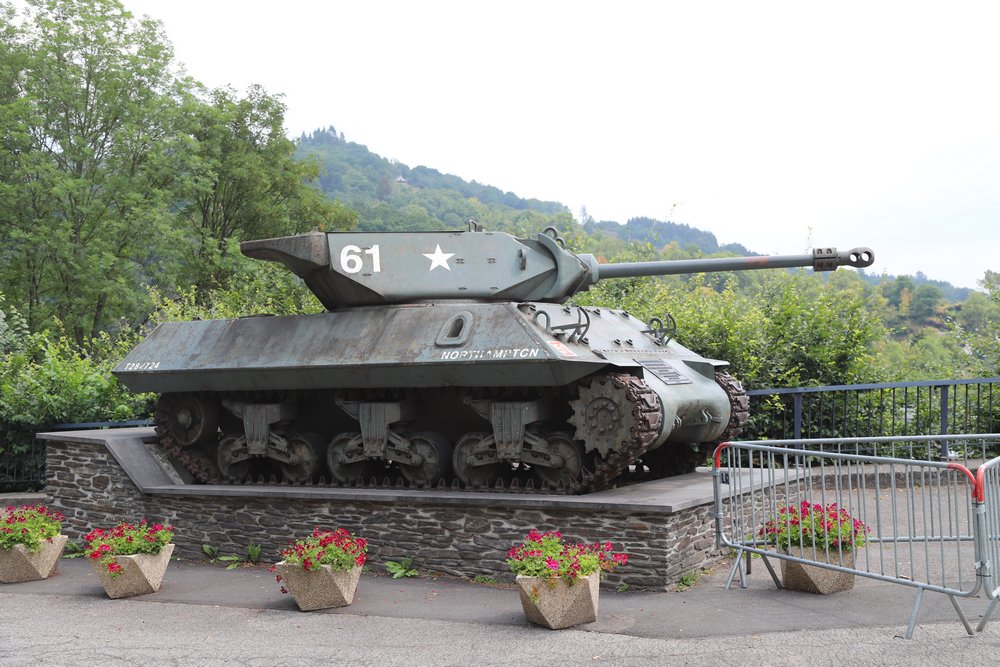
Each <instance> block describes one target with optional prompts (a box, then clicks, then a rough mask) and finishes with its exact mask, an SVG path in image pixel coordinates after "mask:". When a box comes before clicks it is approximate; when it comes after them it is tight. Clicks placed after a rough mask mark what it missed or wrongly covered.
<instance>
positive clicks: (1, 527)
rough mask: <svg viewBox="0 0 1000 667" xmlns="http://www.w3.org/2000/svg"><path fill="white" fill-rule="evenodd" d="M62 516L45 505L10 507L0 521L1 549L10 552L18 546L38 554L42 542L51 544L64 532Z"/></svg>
mask: <svg viewBox="0 0 1000 667" xmlns="http://www.w3.org/2000/svg"><path fill="white" fill-rule="evenodd" d="M64 518H65V517H63V515H62V514H60V513H59V512H53V511H51V510H49V509H48V508H47V507H45V506H44V505H39V506H35V505H22V506H20V507H14V506H13V505H8V506H7V509H6V511H5V512H4V514H3V518H2V519H0V549H7V550H10V549H11V548H13V547H14V545H16V544H22V545H24V548H25V549H27V550H28V551H32V552H37V551H38V550H40V549H41V548H42V542H51V541H52V539H53V538H55V537H58V535H59V532H60V531H61V530H62V520H63V519H64Z"/></svg>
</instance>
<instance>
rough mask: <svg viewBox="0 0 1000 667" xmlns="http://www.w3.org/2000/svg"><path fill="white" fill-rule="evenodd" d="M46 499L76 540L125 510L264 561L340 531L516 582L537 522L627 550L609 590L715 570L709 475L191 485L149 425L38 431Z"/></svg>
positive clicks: (181, 549) (432, 568)
mask: <svg viewBox="0 0 1000 667" xmlns="http://www.w3.org/2000/svg"><path fill="white" fill-rule="evenodd" d="M39 438H40V439H43V440H45V441H46V442H47V448H46V449H47V454H46V465H47V468H46V470H47V478H46V488H45V491H46V494H47V504H48V505H49V506H50V507H52V508H53V509H56V510H58V511H60V512H62V513H63V514H64V515H66V519H65V520H64V522H63V530H64V532H67V533H69V534H70V535H71V536H76V537H78V536H82V535H84V534H86V533H87V532H89V531H90V530H91V529H93V528H94V527H95V526H101V525H109V524H114V523H116V522H117V521H118V520H119V519H120V517H121V516H123V515H124V516H143V517H146V518H147V519H149V520H150V521H161V522H162V523H169V524H173V525H175V526H176V527H177V531H176V533H175V536H174V542H175V543H176V544H177V550H178V554H179V555H181V556H182V557H186V558H193V559H198V558H203V552H202V545H203V544H208V545H212V546H215V547H217V548H218V549H219V553H222V554H236V555H243V554H245V553H246V549H247V546H248V545H250V544H258V545H261V546H262V547H263V549H262V559H263V560H264V561H265V562H277V561H278V560H280V556H279V554H280V551H281V550H282V549H283V548H284V547H285V546H287V544H288V543H289V541H291V540H294V539H295V538H296V537H297V536H300V535H302V534H308V533H311V532H312V530H313V528H315V527H316V526H321V527H323V528H326V529H333V528H337V527H343V528H345V529H347V530H349V531H351V532H352V533H354V534H355V535H358V536H360V537H365V538H367V539H368V540H369V554H368V556H369V557H368V562H369V563H370V564H371V565H372V566H373V567H376V568H378V567H379V564H380V563H384V562H385V561H387V560H394V561H399V560H401V559H403V558H408V557H410V558H412V559H413V567H415V568H417V569H418V570H419V571H420V572H421V573H422V574H427V573H433V572H436V573H443V574H450V575H456V576H461V577H469V578H472V577H475V576H477V575H482V576H488V577H492V578H496V579H506V580H509V581H512V580H513V575H511V574H510V572H509V570H508V568H507V563H506V553H507V551H508V550H509V549H510V548H511V547H512V546H514V545H515V544H518V543H520V542H522V541H523V539H524V536H525V535H526V534H527V533H528V531H529V530H531V529H532V528H537V529H538V530H542V531H544V530H560V531H562V532H563V534H564V537H565V539H566V540H567V541H570V542H586V543H593V542H606V541H610V542H612V543H613V544H614V545H615V550H616V551H623V550H624V551H625V552H627V553H628V556H629V562H628V565H627V566H625V567H620V568H618V569H616V570H615V572H613V573H610V574H609V575H608V576H607V577H606V579H605V582H606V585H608V586H612V587H617V586H620V585H622V584H624V585H626V586H628V587H629V588H637V589H652V590H670V589H672V588H674V587H675V585H676V584H677V582H679V581H680V580H681V578H682V577H683V576H684V575H686V574H690V573H697V572H699V571H700V570H701V569H702V568H706V567H710V566H712V565H715V564H716V563H717V562H718V561H719V560H720V559H721V554H720V553H719V552H717V551H716V550H715V539H714V523H713V521H712V518H711V517H710V512H711V510H712V503H713V494H712V475H711V472H710V471H708V470H704V471H698V472H695V473H691V474H688V475H681V476H678V477H671V478H667V479H661V480H656V481H652V482H646V483H642V484H634V485H629V486H625V487H622V488H618V489H609V490H606V491H600V492H597V493H590V494H587V495H582V496H556V495H543V494H527V493H521V494H515V493H501V492H489V491H457V490H444V489H434V490H410V489H397V488H376V489H367V488H365V489H350V488H332V487H321V486H260V485H199V484H187V483H185V482H184V481H183V478H182V477H181V475H179V474H178V472H177V471H176V470H174V469H173V467H172V466H171V465H170V464H169V462H168V461H167V460H166V458H165V457H164V455H163V452H162V451H161V450H160V448H159V447H158V445H156V444H155V436H154V433H153V430H152V429H149V428H142V429H116V430H102V431H77V432H60V433H44V434H41V435H39Z"/></svg>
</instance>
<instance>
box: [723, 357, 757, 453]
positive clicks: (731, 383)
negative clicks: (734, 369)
mask: <svg viewBox="0 0 1000 667" xmlns="http://www.w3.org/2000/svg"><path fill="white" fill-rule="evenodd" d="M715 381H716V382H717V383H718V385H719V386H720V387H722V390H723V391H724V392H726V396H728V397H729V405H730V413H729V423H728V424H726V429H725V430H724V431H723V432H722V435H720V436H719V439H718V440H717V441H716V442H715V443H714V444H716V445H717V444H719V443H723V442H727V441H729V440H735V439H736V438H738V437H740V434H741V433H742V432H743V426H744V425H746V423H747V419H749V418H750V397H749V396H747V392H746V390H744V389H743V385H742V384H741V383H740V381H739V380H737V379H736V378H734V377H733V376H732V375H730V374H729V373H723V372H721V371H718V372H716V373H715Z"/></svg>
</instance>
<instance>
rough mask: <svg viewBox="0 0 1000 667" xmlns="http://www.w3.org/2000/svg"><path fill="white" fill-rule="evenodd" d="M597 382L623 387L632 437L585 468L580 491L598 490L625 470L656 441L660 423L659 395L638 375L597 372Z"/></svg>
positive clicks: (621, 388)
mask: <svg viewBox="0 0 1000 667" xmlns="http://www.w3.org/2000/svg"><path fill="white" fill-rule="evenodd" d="M592 381H593V382H596V383H599V384H605V385H606V384H608V383H611V385H612V387H613V388H614V389H615V390H619V391H621V390H624V396H625V399H626V400H627V401H628V402H629V403H630V404H631V406H632V410H631V412H632V417H633V419H634V420H635V421H634V425H633V426H632V428H631V429H630V431H631V433H630V435H631V438H629V439H628V440H623V441H622V442H621V444H620V447H619V448H617V449H613V450H610V451H608V453H607V455H606V456H604V457H603V458H599V459H597V461H598V462H597V465H596V466H595V468H594V470H593V471H589V472H588V471H584V473H583V476H582V479H581V480H580V484H579V487H580V489H579V490H580V491H583V492H587V491H599V490H600V489H603V488H606V487H607V486H608V485H609V484H610V483H611V482H612V480H614V479H615V478H617V477H618V476H619V475H621V474H622V473H623V472H625V471H626V470H627V469H628V467H629V464H631V463H633V462H634V461H635V460H636V459H638V458H639V457H641V456H642V455H643V454H644V453H645V452H646V451H648V450H649V448H650V447H651V446H652V445H653V443H654V442H655V441H656V436H658V435H659V434H660V427H661V426H662V423H661V422H662V419H663V412H662V409H661V406H660V397H659V396H657V395H656V392H654V391H653V390H652V389H650V388H649V386H648V385H647V384H646V383H645V382H643V381H642V380H641V379H640V378H637V377H635V376H633V375H627V374H625V373H611V374H606V375H599V376H597V377H595V378H593V380H592Z"/></svg>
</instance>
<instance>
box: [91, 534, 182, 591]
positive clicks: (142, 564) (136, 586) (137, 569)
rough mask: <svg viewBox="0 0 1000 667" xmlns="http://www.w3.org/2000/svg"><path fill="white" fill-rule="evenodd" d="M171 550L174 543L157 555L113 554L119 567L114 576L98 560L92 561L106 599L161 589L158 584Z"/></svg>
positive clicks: (167, 563)
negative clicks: (119, 569) (106, 595)
mask: <svg viewBox="0 0 1000 667" xmlns="http://www.w3.org/2000/svg"><path fill="white" fill-rule="evenodd" d="M172 553H174V545H173V544H168V545H166V546H165V547H163V548H162V549H160V553H158V554H133V555H128V556H115V562H116V563H118V565H120V566H121V568H122V569H121V572H118V573H117V574H115V575H114V576H112V574H111V573H110V572H108V568H107V567H106V566H105V565H104V564H103V563H101V562H100V560H91V561H90V565H91V567H93V568H94V572H95V573H97V576H98V577H100V579H101V584H102V585H103V586H104V592H105V593H107V594H108V597H109V598H115V599H117V598H126V597H132V596H134V595H146V594H148V593H155V592H156V591H158V590H160V583H161V582H162V581H163V575H164V573H165V572H166V571H167V565H169V564H170V555H171V554H172Z"/></svg>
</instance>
